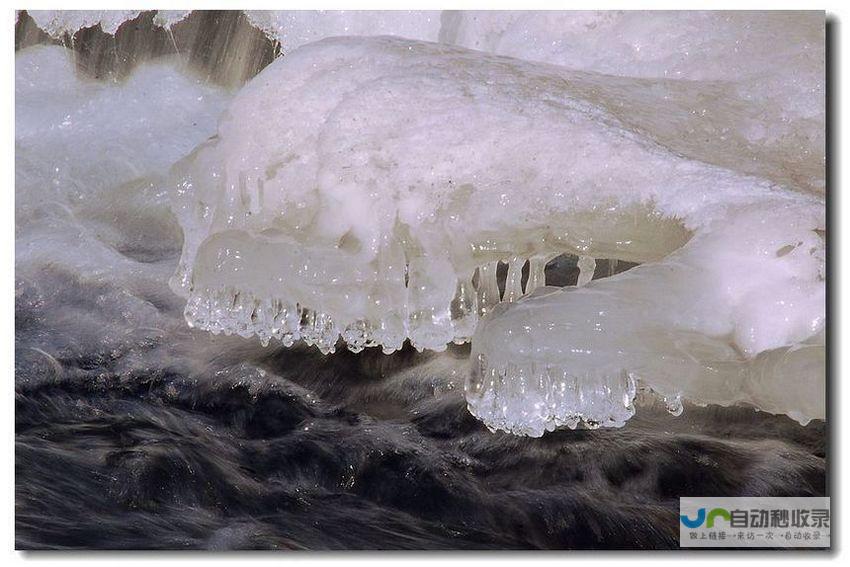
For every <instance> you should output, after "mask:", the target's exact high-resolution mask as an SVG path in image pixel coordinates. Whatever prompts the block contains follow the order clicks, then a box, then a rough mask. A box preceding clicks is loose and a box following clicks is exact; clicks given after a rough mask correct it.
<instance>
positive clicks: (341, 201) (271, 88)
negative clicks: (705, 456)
mask: <svg viewBox="0 0 850 567" xmlns="http://www.w3.org/2000/svg"><path fill="white" fill-rule="evenodd" d="M708 91H711V93H712V97H711V99H710V102H708V99H707V98H706V97H705V94H706V92H708ZM695 101H698V102H695ZM707 104H710V105H711V108H710V109H709V110H706V108H705V105H707ZM760 119H761V114H760V110H759V108H757V107H756V106H753V105H751V104H750V103H747V102H745V101H742V100H740V99H737V98H734V95H733V93H732V92H731V91H729V90H725V89H724V87H723V85H717V84H700V83H696V82H684V81H683V82H678V81H667V80H657V81H649V80H646V79H626V78H620V77H612V76H606V75H598V74H594V73H583V72H574V71H569V70H566V69H563V68H560V67H552V66H547V65H541V64H531V63H526V62H521V61H517V60H513V59H508V58H501V57H494V56H487V55H484V54H482V53H479V52H474V51H468V50H464V49H460V48H452V47H447V46H443V45H438V44H431V43H424V42H416V41H408V40H400V39H392V38H334V39H329V40H323V41H321V42H317V43H313V44H310V45H308V46H305V47H303V48H301V49H299V50H296V51H295V52H293V53H291V54H290V55H288V56H286V57H285V58H283V59H280V60H278V61H276V62H275V63H273V64H272V65H270V66H269V67H267V68H266V69H265V70H264V71H263V72H262V73H261V74H260V75H258V76H257V77H256V78H255V79H254V80H252V81H251V82H250V83H249V84H248V85H247V86H246V87H245V88H244V89H242V91H240V92H239V93H238V95H237V96H236V97H235V99H234V101H233V103H232V104H231V106H230V108H229V110H228V111H227V112H226V113H225V115H224V117H223V118H222V120H221V123H220V126H219V132H218V135H217V136H216V137H215V138H213V139H212V140H210V142H208V143H207V144H205V145H203V146H201V147H199V148H198V149H197V150H196V151H195V152H194V153H193V154H192V155H191V156H189V157H188V158H187V159H185V160H184V161H183V162H181V163H180V164H179V165H178V166H177V167H175V169H174V171H173V187H174V190H173V193H174V210H175V212H176V213H177V215H178V217H179V219H180V222H181V225H182V226H183V229H184V237H185V239H184V248H183V255H182V258H181V261H180V267H179V269H178V272H177V274H176V276H175V278H174V279H173V281H172V286H173V288H174V289H175V290H176V291H178V292H179V293H182V294H184V295H186V296H187V299H188V301H187V307H186V317H187V320H188V321H189V323H190V324H192V325H195V326H198V327H200V328H203V329H207V330H210V331H212V332H225V333H238V334H241V335H243V336H257V337H258V338H259V339H260V340H262V341H263V342H268V341H270V340H279V341H281V342H283V343H284V344H291V343H293V342H294V341H296V340H299V339H302V340H305V341H307V342H308V343H311V344H316V345H317V346H318V347H319V348H320V349H321V350H322V351H323V352H331V351H333V350H334V349H335V348H336V346H337V343H338V340H339V338H340V336H341V337H342V339H343V340H344V341H345V342H346V343H347V345H348V347H349V348H350V349H352V350H355V351H357V350H360V349H362V348H364V347H367V346H381V347H382V348H383V349H384V351H385V352H392V351H393V350H395V349H398V348H399V347H400V346H401V345H402V343H403V342H404V341H405V340H406V339H409V340H410V341H411V343H412V344H413V345H414V346H416V347H417V348H420V349H423V348H428V349H435V350H440V349H442V348H445V345H446V344H447V343H449V342H452V341H455V342H463V341H466V340H469V338H470V336H472V334H473V333H474V339H473V351H474V352H473V371H472V374H471V377H470V380H469V382H468V384H467V391H466V395H467V400H468V402H469V407H470V410H471V411H472V412H473V413H474V414H475V415H476V416H478V417H479V418H480V419H482V420H483V421H484V422H485V423H486V424H487V425H488V426H489V427H491V428H493V429H503V430H506V431H510V432H513V433H520V434H527V435H540V434H542V433H543V432H544V431H545V430H547V429H552V428H554V427H558V426H575V425H576V424H578V423H580V422H584V423H585V424H586V425H590V426H596V425H607V426H612V425H613V426H616V425H621V424H622V423H624V422H625V421H626V420H627V419H628V418H629V417H630V416H631V413H632V411H633V410H632V408H631V404H632V399H633V397H634V392H635V390H636V388H637V387H645V388H649V389H652V390H653V391H655V392H657V393H659V394H660V395H662V396H664V397H666V398H668V400H669V401H670V405H671V407H672V409H673V410H674V411H676V410H677V409H678V402H677V400H679V399H680V398H681V397H684V398H687V399H690V400H694V401H696V402H699V403H736V402H748V403H751V404H753V405H755V406H756V407H759V408H761V409H764V410H766V411H772V412H782V413H787V414H788V415H790V416H792V417H794V418H795V419H798V420H799V421H801V422H805V421H806V420H808V419H812V418H817V417H823V400H822V394H823V379H824V372H823V341H822V339H820V338H819V337H822V329H823V325H824V281H823V271H824V243H823V239H822V237H821V235H822V232H818V231H823V229H824V218H823V216H824V215H823V213H824V206H823V201H822V200H821V199H820V198H819V197H815V196H811V195H802V194H799V193H795V192H793V191H791V190H788V189H785V188H782V187H779V186H777V185H775V184H773V183H770V182H767V181H764V180H760V179H758V178H755V177H751V176H747V175H744V174H742V173H738V172H736V171H734V170H732V169H728V168H720V167H717V166H712V165H708V164H707V163H716V162H719V161H723V160H719V159H716V157H717V156H716V155H713V154H712V152H714V151H718V152H728V148H729V147H735V146H736V145H746V144H747V143H748V141H747V135H748V132H750V131H751V130H752V128H753V125H754V124H757V123H759V121H760ZM712 132H723V143H722V144H702V145H701V144H700V143H697V140H702V139H704V138H705V137H706V136H710V135H711V133H712ZM700 151H701V152H703V153H702V154H699V152H700ZM686 156H687V157H686ZM724 159H725V160H726V161H728V159H727V158H724ZM812 159H813V160H817V159H818V158H817V156H812ZM564 252H569V253H572V254H576V255H578V256H580V258H581V260H580V262H579V267H580V269H581V271H582V275H581V276H580V277H579V283H580V284H581V286H580V287H576V288H574V289H567V290H564V291H558V292H552V293H550V292H551V291H552V290H550V289H543V290H540V291H537V293H534V291H535V290H537V289H539V288H540V286H542V285H544V284H545V282H544V281H542V280H543V278H542V277H541V274H542V272H543V268H542V267H543V266H545V264H546V262H547V261H548V260H549V259H551V258H553V257H555V256H557V255H559V254H561V253H564ZM594 258H613V259H620V260H627V261H629V262H636V263H641V264H642V265H641V266H640V267H638V268H635V269H633V270H631V271H629V272H625V273H623V274H619V275H616V276H613V277H611V278H608V279H606V280H598V281H595V282H591V283H587V281H588V280H589V279H590V277H589V275H590V274H592V267H593V264H594V260H593V259H594ZM499 261H505V262H508V263H509V266H510V267H509V270H508V276H507V283H506V286H505V288H506V289H505V292H504V295H502V294H500V292H499V289H498V286H497V285H496V279H495V267H496V265H497V263H498V262H499ZM526 261H527V262H528V268H527V271H528V277H527V282H526V284H525V285H524V286H523V284H522V277H521V275H520V274H521V271H522V269H523V266H524V264H525V262H526ZM529 294H530V296H529V297H526V298H524V299H521V297H522V296H523V295H529ZM500 304H503V305H504V306H499V305H500Z"/></svg>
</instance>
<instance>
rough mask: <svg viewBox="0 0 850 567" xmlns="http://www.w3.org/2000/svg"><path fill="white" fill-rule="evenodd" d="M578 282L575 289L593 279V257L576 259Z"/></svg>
mask: <svg viewBox="0 0 850 567" xmlns="http://www.w3.org/2000/svg"><path fill="white" fill-rule="evenodd" d="M578 270H579V273H578V281H577V282H576V287H582V286H584V285H587V283H588V282H589V281H590V280H592V279H593V272H594V271H595V270H596V259H595V258H593V256H579V257H578Z"/></svg>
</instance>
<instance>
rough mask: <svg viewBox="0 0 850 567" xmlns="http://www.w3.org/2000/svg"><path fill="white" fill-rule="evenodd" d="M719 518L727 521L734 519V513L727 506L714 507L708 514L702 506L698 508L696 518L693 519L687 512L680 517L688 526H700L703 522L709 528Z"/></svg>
mask: <svg viewBox="0 0 850 567" xmlns="http://www.w3.org/2000/svg"><path fill="white" fill-rule="evenodd" d="M717 518H723V519H724V520H726V521H727V522H730V521H732V515H731V514H730V513H729V510H727V509H726V508H712V509H711V512H708V513H707V514H706V510H705V508H700V509H699V510H697V517H696V518H694V519H691V518H690V517H688V516H686V515H685V514H681V515H680V516H679V519H680V520H681V522H682V524H684V526H685V527H686V528H691V529H693V528H698V527H700V526H702V525H703V524H705V527H707V528H713V527H714V521H715V520H716V519H717Z"/></svg>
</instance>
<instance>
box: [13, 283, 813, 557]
mask: <svg viewBox="0 0 850 567" xmlns="http://www.w3.org/2000/svg"><path fill="white" fill-rule="evenodd" d="M37 276H38V277H37V278H36V279H35V280H34V281H33V280H29V281H28V280H25V279H21V278H19V280H18V286H17V290H16V314H15V315H16V318H15V330H16V334H15V337H16V347H17V357H16V387H15V395H16V404H15V425H16V437H15V441H16V452H15V470H16V485H15V492H16V545H17V547H18V548H21V549H42V548H107V549H128V548H133V549H140V548H144V549H148V548H154V549H184V548H204V549H302V548H309V549H363V548H366V549H376V548H379V549H436V548H451V549H466V548H642V549H647V548H651V549H655V548H675V547H678V522H677V509H678V508H677V507H678V498H679V497H680V496H688V495H692V496H711V495H740V496H743V495H764V496H767V495H770V496H779V495H794V496H803V495H823V494H824V492H825V458H824V441H825V427H824V424H822V423H814V424H811V425H809V426H808V427H800V426H799V425H797V424H796V423H794V422H792V421H791V420H789V419H787V418H784V417H775V416H770V415H765V414H759V413H757V412H754V411H752V410H749V409H746V408H736V409H719V408H705V409H700V408H694V407H688V408H686V411H685V414H684V415H683V416H681V417H679V418H674V417H672V416H670V415H668V414H666V412H664V411H663V410H662V409H660V408H658V407H643V408H640V409H639V411H638V416H637V417H636V418H635V419H633V420H632V421H631V422H629V423H628V425H627V426H626V427H625V428H623V429H620V430H598V431H562V432H556V433H554V434H550V435H547V436H545V437H544V438H542V439H528V438H519V437H513V436H509V435H504V434H492V433H489V432H488V431H487V430H486V429H485V428H483V427H482V426H481V425H480V424H479V423H478V422H476V420H475V419H473V418H472V417H471V416H470V415H469V414H468V413H467V412H466V409H465V407H464V403H463V398H462V394H461V392H460V391H459V387H458V386H456V385H455V386H453V383H454V384H456V382H453V381H454V380H457V376H452V374H453V372H456V373H458V374H460V373H461V372H462V369H463V354H464V353H463V352H462V351H461V350H456V351H455V352H452V353H448V354H443V355H422V354H418V353H416V352H415V351H409V350H405V351H403V352H400V353H397V354H396V355H393V356H390V357H385V356H384V355H381V354H378V353H374V352H369V351H366V352H364V353H361V354H360V355H352V354H350V353H338V354H336V355H333V356H329V357H323V356H321V355H319V354H318V352H317V351H315V350H313V349H294V350H285V349H282V350H275V349H272V348H269V349H263V348H261V347H259V346H257V345H255V344H253V343H252V342H251V341H244V340H241V339H221V338H214V337H211V336H209V335H206V334H204V333H194V332H191V331H188V330H185V329H183V328H181V325H180V323H181V322H180V320H179V301H178V300H177V299H176V298H175V299H174V300H173V301H171V302H169V301H168V300H167V297H168V296H167V290H166V291H163V293H162V297H161V298H156V297H148V298H147V300H148V304H149V305H151V306H153V305H154V303H155V302H156V301H157V300H158V299H160V300H162V303H161V304H159V305H157V307H156V309H157V311H158V313H157V314H156V316H158V317H161V318H163V320H166V319H167V320H173V323H174V325H173V327H169V328H165V329H162V328H160V329H154V328H143V327H133V328H131V327H130V326H131V325H132V324H134V323H135V321H134V316H133V314H132V313H128V311H127V308H128V306H129V305H131V304H132V299H128V298H127V296H126V294H125V293H124V292H123V291H122V290H120V289H118V288H117V287H114V286H110V285H107V284H92V283H90V282H88V283H87V282H84V281H81V280H80V279H77V278H75V277H74V275H73V274H69V273H61V272H57V271H56V270H53V269H51V268H49V267H45V268H43V269H41V270H40V271H39V272H38V273H37ZM151 300H152V301H151ZM119 323H120V324H119ZM121 325H126V326H127V328H126V329H125V330H120V329H122V327H121ZM48 353H50V354H49V355H48Z"/></svg>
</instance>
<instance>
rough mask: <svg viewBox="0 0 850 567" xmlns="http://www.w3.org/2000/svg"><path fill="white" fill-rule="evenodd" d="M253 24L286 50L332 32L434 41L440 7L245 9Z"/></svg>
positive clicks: (437, 30) (436, 34)
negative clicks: (402, 8) (428, 8)
mask: <svg viewBox="0 0 850 567" xmlns="http://www.w3.org/2000/svg"><path fill="white" fill-rule="evenodd" d="M245 15H246V16H247V17H248V21H250V22H251V23H252V24H253V25H254V26H255V27H256V28H258V29H259V30H261V31H263V32H264V33H265V34H266V35H268V36H269V37H271V38H273V39H276V40H277V41H279V42H280V44H281V48H282V49H283V51H284V53H288V52H290V51H292V50H293V49H296V48H298V47H300V46H302V45H306V44H308V43H310V42H313V41H317V40H320V39H324V38H326V37H335V36H370V35H394V36H399V37H406V38H409V39H424V40H428V41H437V39H438V38H439V35H440V26H441V13H440V11H439V10H431V11H427V10H383V11H373V10H276V11H275V10H247V11H246V12H245Z"/></svg>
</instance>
